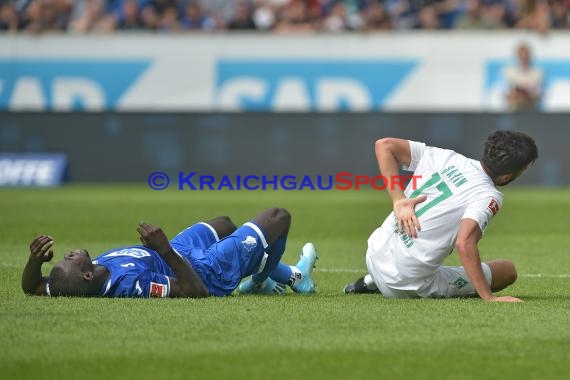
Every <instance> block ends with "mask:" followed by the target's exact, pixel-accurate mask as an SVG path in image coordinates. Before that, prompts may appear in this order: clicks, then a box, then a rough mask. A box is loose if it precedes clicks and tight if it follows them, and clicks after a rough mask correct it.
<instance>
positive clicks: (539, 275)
mask: <svg viewBox="0 0 570 380" xmlns="http://www.w3.org/2000/svg"><path fill="white" fill-rule="evenodd" d="M0 267H3V268H19V269H22V268H24V264H22V265H15V264H9V263H0ZM315 271H317V272H320V273H359V274H365V273H366V269H354V268H352V269H351V268H319V267H317V268H315ZM519 276H520V277H531V278H570V273H560V274H548V273H522V274H521V273H519Z"/></svg>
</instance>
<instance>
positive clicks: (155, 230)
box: [137, 222, 171, 255]
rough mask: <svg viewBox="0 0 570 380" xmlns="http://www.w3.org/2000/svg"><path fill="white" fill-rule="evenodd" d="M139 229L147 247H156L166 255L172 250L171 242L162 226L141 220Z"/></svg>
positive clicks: (155, 248) (156, 249)
mask: <svg viewBox="0 0 570 380" xmlns="http://www.w3.org/2000/svg"><path fill="white" fill-rule="evenodd" d="M137 231H138V232H139V235H140V240H141V242H142V243H143V245H144V246H145V247H147V248H150V249H154V250H155V251H156V252H158V253H159V254H160V255H165V254H167V253H168V252H169V251H170V249H171V247H170V242H169V241H168V238H167V237H166V235H165V233H164V232H162V229H160V227H157V226H153V225H152V224H147V223H144V222H141V223H139V227H138V228H137Z"/></svg>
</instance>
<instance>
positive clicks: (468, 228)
mask: <svg viewBox="0 0 570 380" xmlns="http://www.w3.org/2000/svg"><path fill="white" fill-rule="evenodd" d="M481 237H482V233H481V229H480V228H479V225H478V224H477V222H475V221H474V220H472V219H463V220H462V221H461V225H460V227H459V232H458V234H457V239H456V242H455V249H456V251H457V253H458V255H459V259H460V260H461V264H462V265H463V268H465V272H466V273H467V276H469V279H470V280H471V283H472V284H473V287H474V288H475V290H476V291H477V294H478V295H479V297H481V299H483V300H484V301H491V302H522V300H520V299H519V298H516V297H510V296H504V297H497V296H495V295H493V293H492V291H491V287H490V286H489V284H488V283H487V281H486V280H485V275H484V273H483V269H482V268H481V257H480V256H479V249H478V247H477V244H478V243H479V240H481Z"/></svg>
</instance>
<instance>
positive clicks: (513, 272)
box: [506, 261, 518, 285]
mask: <svg viewBox="0 0 570 380" xmlns="http://www.w3.org/2000/svg"><path fill="white" fill-rule="evenodd" d="M506 265H507V268H508V269H507V282H508V284H509V285H511V284H514V283H515V281H516V280H517V277H518V274H517V268H515V264H513V262H512V261H507V264H506Z"/></svg>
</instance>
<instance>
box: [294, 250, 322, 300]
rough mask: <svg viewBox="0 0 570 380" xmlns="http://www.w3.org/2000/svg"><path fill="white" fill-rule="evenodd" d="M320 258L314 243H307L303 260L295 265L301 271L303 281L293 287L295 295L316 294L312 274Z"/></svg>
mask: <svg viewBox="0 0 570 380" xmlns="http://www.w3.org/2000/svg"><path fill="white" fill-rule="evenodd" d="M318 258H319V257H318V256H317V249H316V248H315V245H314V244H313V243H307V244H305V245H304V246H303V250H302V252H301V258H300V259H299V261H298V262H297V265H295V266H296V267H297V268H298V269H299V270H300V271H301V274H302V275H303V279H302V280H301V282H299V283H298V284H295V285H293V286H292V287H291V289H293V291H294V292H295V293H304V294H308V293H314V292H315V282H314V281H313V277H312V273H313V268H314V267H315V262H316V261H317V259H318Z"/></svg>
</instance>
